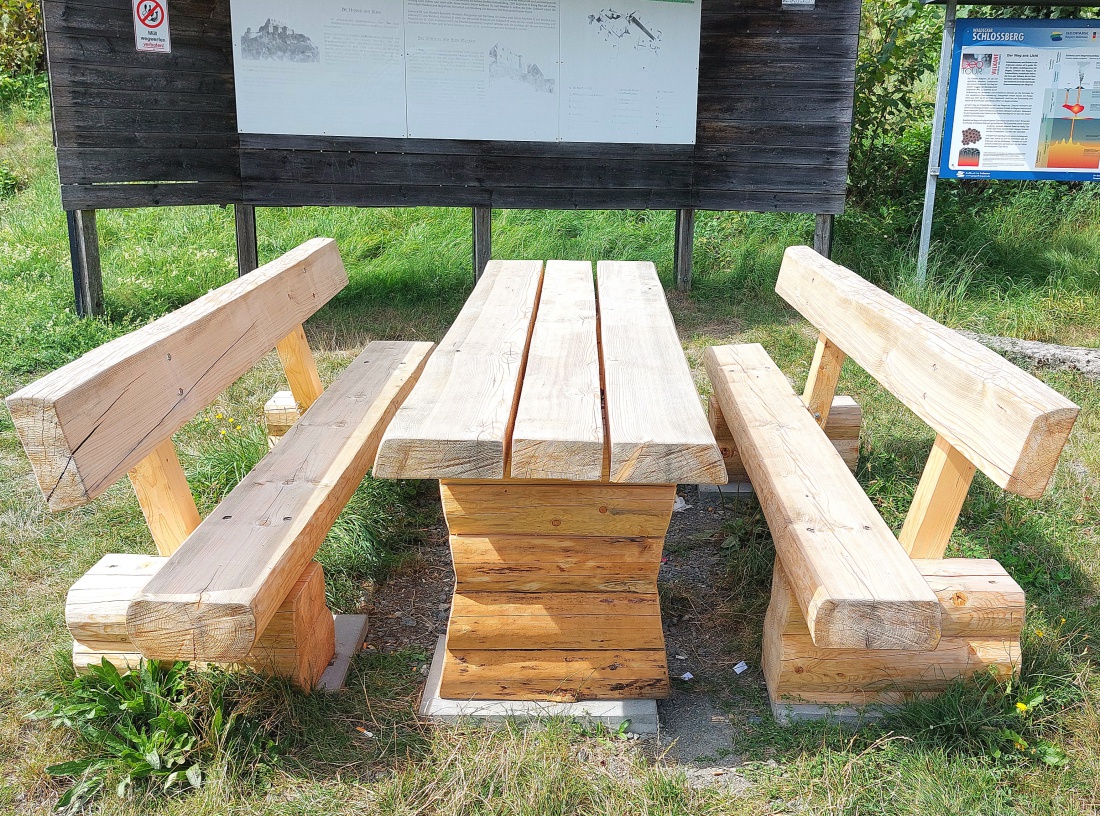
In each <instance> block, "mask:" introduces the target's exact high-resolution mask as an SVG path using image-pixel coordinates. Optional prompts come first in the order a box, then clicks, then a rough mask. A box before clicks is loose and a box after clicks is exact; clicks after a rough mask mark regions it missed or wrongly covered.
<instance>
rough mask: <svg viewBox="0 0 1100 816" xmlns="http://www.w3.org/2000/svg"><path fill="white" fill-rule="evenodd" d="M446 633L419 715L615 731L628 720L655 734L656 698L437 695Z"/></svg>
mask: <svg viewBox="0 0 1100 816" xmlns="http://www.w3.org/2000/svg"><path fill="white" fill-rule="evenodd" d="M445 643H446V636H443V635H441V636H440V638H439V641H438V642H437V643H436V646H435V656H434V657H433V658H432V667H431V671H429V672H428V682H427V684H426V685H425V686H424V694H423V696H422V697H421V699H420V716H422V717H427V718H428V719H431V720H435V721H438V722H454V721H456V720H470V719H473V720H482V721H485V722H501V721H503V720H508V719H538V718H540V717H569V718H571V719H574V720H577V721H579V722H582V723H586V724H589V725H594V724H596V723H602V724H603V725H606V726H607V727H608V728H610V729H612V730H618V728H619V727H620V726H621V725H622V723H624V722H626V721H629V725H628V726H627V727H626V730H627V731H629V732H631V733H633V734H656V733H657V701H656V700H585V701H584V702H581V703H544V702H539V701H534V700H445V699H443V698H442V697H440V696H439V686H440V682H441V680H442V678H443V652H444V644H445Z"/></svg>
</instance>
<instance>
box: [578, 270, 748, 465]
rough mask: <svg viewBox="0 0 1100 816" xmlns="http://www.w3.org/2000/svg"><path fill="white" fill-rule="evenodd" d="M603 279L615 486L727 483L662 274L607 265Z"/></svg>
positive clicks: (603, 334) (599, 277)
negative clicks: (673, 316)
mask: <svg viewBox="0 0 1100 816" xmlns="http://www.w3.org/2000/svg"><path fill="white" fill-rule="evenodd" d="M596 277H597V282H598V287H599V310H600V344H601V350H602V355H603V367H604V381H605V388H606V403H607V426H608V427H607V431H608V438H609V444H610V450H611V457H610V458H611V464H610V479H611V481H612V482H634V483H638V482H655V483H666V484H677V483H684V484H697V483H698V484H725V483H726V481H727V477H726V470H725V467H724V466H723V464H722V454H721V452H720V451H719V450H718V446H717V444H715V441H714V436H713V434H711V432H710V428H709V426H708V425H707V418H706V416H705V415H704V413H703V408H702V405H701V404H700V402H699V395H698V392H697V391H696V388H695V383H694V381H693V380H692V378H691V371H690V370H689V368H688V364H687V360H686V359H685V358H684V352H683V348H682V347H681V345H680V338H679V335H678V334H677V333H676V326H675V325H674V324H673V322H672V315H671V314H670V313H669V311H668V304H667V303H666V302H665V293H664V290H663V289H662V288H661V281H660V280H659V279H658V277H657V270H656V269H655V268H654V266H653V264H651V263H642V262H622V261H600V262H599V263H598V264H597V274H596Z"/></svg>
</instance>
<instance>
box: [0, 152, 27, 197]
mask: <svg viewBox="0 0 1100 816" xmlns="http://www.w3.org/2000/svg"><path fill="white" fill-rule="evenodd" d="M22 186H23V183H22V182H21V181H20V180H19V176H17V175H15V170H13V169H12V166H11V164H9V163H8V162H6V161H3V160H0V198H7V197H8V196H12V195H15V193H17V192H19V190H20V188H21V187H22Z"/></svg>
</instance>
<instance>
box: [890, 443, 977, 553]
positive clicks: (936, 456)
mask: <svg viewBox="0 0 1100 816" xmlns="http://www.w3.org/2000/svg"><path fill="white" fill-rule="evenodd" d="M974 470H975V468H974V465H973V464H971V463H970V461H969V460H968V459H967V458H966V457H965V456H963V455H962V454H961V453H959V451H958V450H957V449H956V448H955V447H954V446H952V444H951V443H950V442H948V441H947V440H946V439H944V438H943V437H942V436H937V437H936V444H935V445H934V446H933V447H932V453H931V454H929V456H928V463H927V464H926V465H925V466H924V473H923V474H921V477H920V483H919V484H918V485H917V492H916V493H915V494H914V496H913V503H912V504H911V505H909V514H908V515H907V516H906V517H905V524H904V525H903V526H902V528H901V533H900V534H899V535H898V541H900V542H901V546H903V547H905V551H906V552H907V553H909V555H911V556H912V557H913V558H943V554H944V551H945V550H946V549H947V542H948V541H950V540H951V531H952V530H954V529H955V522H956V521H958V519H959V511H961V510H962V506H963V501H965V500H966V494H967V492H968V491H969V490H970V482H971V481H972V480H973V479H974Z"/></svg>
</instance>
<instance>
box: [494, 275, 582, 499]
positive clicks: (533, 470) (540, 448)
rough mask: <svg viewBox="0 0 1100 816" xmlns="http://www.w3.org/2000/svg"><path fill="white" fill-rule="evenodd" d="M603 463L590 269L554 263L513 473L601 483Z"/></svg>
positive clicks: (528, 373)
mask: <svg viewBox="0 0 1100 816" xmlns="http://www.w3.org/2000/svg"><path fill="white" fill-rule="evenodd" d="M603 457H604V431H603V411H602V409H601V406H600V355H599V349H598V348H597V344H596V290H595V287H594V285H593V281H592V264H590V263H588V262H587V261H548V262H547V264H546V271H545V272H544V273H543V280H542V295H541V296H540V298H539V310H538V319H537V320H536V321H535V329H534V332H533V334H532V335H531V347H530V350H529V351H528V353H527V366H526V369H525V373H524V377H523V389H522V391H521V393H520V398H519V407H518V409H517V411H516V422H515V429H514V430H513V432H512V455H511V459H510V462H511V467H510V471H509V472H510V475H511V477H512V478H513V479H572V480H577V481H599V479H600V475H601V472H602V470H603Z"/></svg>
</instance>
